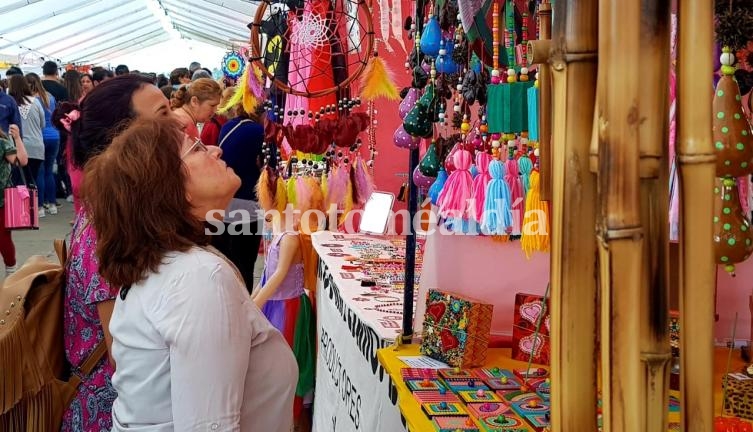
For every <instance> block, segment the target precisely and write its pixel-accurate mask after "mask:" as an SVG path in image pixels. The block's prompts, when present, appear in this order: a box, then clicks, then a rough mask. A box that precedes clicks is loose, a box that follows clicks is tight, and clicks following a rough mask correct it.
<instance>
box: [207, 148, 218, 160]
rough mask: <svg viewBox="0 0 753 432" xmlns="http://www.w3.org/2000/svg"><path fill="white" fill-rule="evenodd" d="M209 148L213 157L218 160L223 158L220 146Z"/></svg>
mask: <svg viewBox="0 0 753 432" xmlns="http://www.w3.org/2000/svg"><path fill="white" fill-rule="evenodd" d="M207 147H209V152H210V153H211V154H212V156H214V157H216V158H217V159H219V158H220V156H222V149H221V148H220V147H219V146H207Z"/></svg>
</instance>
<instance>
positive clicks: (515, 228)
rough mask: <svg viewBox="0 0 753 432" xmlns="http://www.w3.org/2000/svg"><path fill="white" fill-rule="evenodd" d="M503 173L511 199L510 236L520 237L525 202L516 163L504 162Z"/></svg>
mask: <svg viewBox="0 0 753 432" xmlns="http://www.w3.org/2000/svg"><path fill="white" fill-rule="evenodd" d="M505 171H506V174H505V183H507V186H509V187H510V194H511V196H510V198H511V199H512V222H513V224H512V235H520V233H521V224H522V223H523V217H524V216H525V202H524V200H523V185H522V184H521V183H520V177H519V176H518V162H517V161H516V160H515V159H508V160H507V162H505Z"/></svg>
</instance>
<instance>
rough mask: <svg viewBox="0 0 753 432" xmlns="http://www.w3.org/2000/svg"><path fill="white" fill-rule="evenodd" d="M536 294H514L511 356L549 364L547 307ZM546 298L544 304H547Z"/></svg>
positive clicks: (548, 317)
mask: <svg viewBox="0 0 753 432" xmlns="http://www.w3.org/2000/svg"><path fill="white" fill-rule="evenodd" d="M543 300H544V298H543V297H542V296H538V295H530V294H520V293H519V294H516V295H515V309H514V312H513V314H514V316H513V328H512V340H513V344H512V358H513V359H515V360H521V361H529V360H530V361H532V362H533V363H535V364H544V365H546V364H549V353H550V350H551V347H550V344H549V325H550V318H551V317H550V315H549V312H548V310H549V308H548V307H545V304H544V301H543ZM548 303H549V302H548V300H547V302H546V306H548ZM537 329H538V331H537Z"/></svg>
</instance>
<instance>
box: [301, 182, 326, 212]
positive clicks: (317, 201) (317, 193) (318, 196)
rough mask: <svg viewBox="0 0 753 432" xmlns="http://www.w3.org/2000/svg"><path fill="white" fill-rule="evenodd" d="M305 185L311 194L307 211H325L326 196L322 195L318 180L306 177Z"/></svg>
mask: <svg viewBox="0 0 753 432" xmlns="http://www.w3.org/2000/svg"><path fill="white" fill-rule="evenodd" d="M304 183H305V184H306V189H307V190H308V193H309V201H308V208H307V210H319V211H321V210H323V209H324V196H323V195H322V187H321V183H320V182H319V180H318V179H316V178H314V177H311V176H306V177H304Z"/></svg>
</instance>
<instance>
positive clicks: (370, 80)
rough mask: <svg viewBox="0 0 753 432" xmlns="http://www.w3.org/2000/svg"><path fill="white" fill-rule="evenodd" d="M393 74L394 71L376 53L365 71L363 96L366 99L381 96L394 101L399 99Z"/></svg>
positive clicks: (362, 84) (370, 99)
mask: <svg viewBox="0 0 753 432" xmlns="http://www.w3.org/2000/svg"><path fill="white" fill-rule="evenodd" d="M392 76H393V75H392V72H391V71H390V70H389V69H388V68H387V65H385V64H384V61H383V60H382V59H381V58H380V57H379V56H378V55H377V53H374V55H373V56H372V57H371V60H369V64H368V66H366V69H365V70H364V71H363V78H362V79H361V87H362V88H361V98H362V99H363V100H366V101H373V100H375V99H377V98H380V97H383V98H386V99H388V100H393V101H395V100H399V99H400V93H399V92H398V90H397V87H396V86H395V81H394V80H393V78H392Z"/></svg>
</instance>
